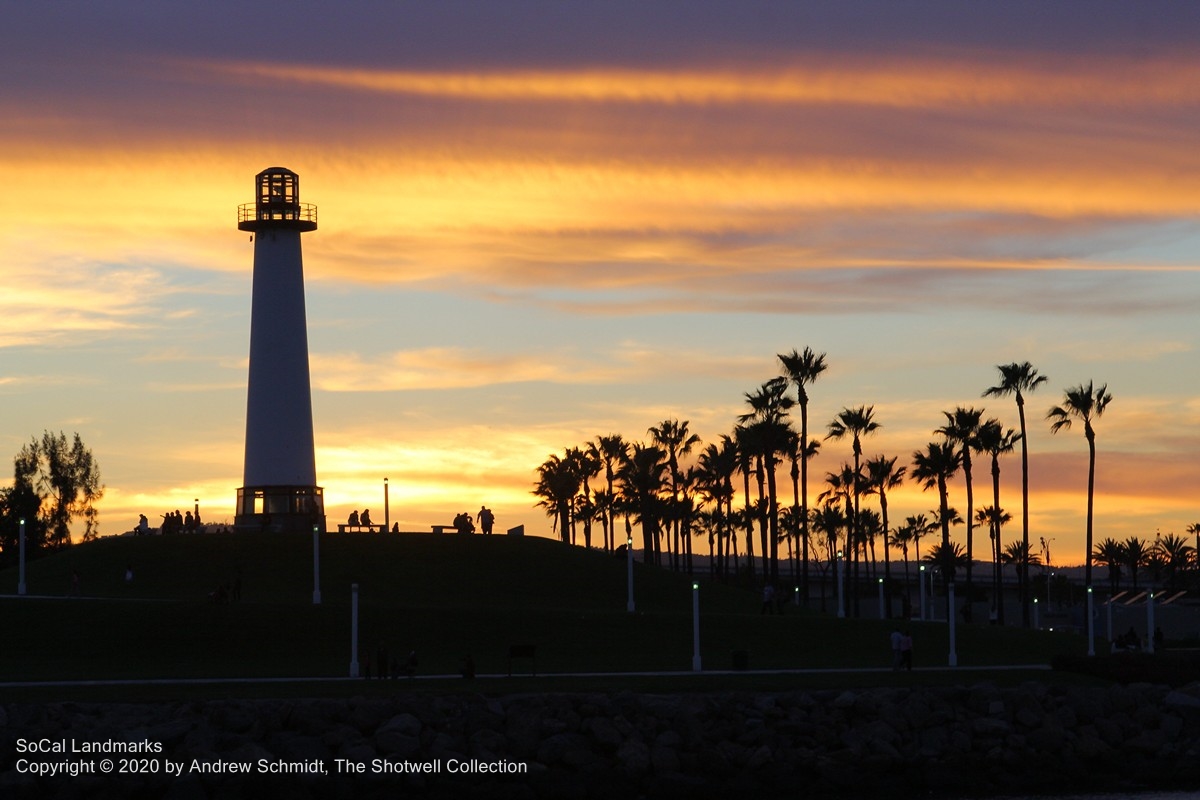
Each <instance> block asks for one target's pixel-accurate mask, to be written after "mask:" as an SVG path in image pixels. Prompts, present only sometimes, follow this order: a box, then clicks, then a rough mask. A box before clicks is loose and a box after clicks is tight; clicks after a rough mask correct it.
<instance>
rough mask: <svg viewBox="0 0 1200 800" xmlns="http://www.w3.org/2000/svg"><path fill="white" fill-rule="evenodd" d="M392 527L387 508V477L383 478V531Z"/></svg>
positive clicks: (385, 531)
mask: <svg viewBox="0 0 1200 800" xmlns="http://www.w3.org/2000/svg"><path fill="white" fill-rule="evenodd" d="M391 529H392V521H391V517H390V516H389V509H388V479H387V478H386V477H385V478H384V479H383V532H384V533H387V532H388V531H390V530H391Z"/></svg>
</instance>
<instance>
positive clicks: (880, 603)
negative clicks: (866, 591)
mask: <svg viewBox="0 0 1200 800" xmlns="http://www.w3.org/2000/svg"><path fill="white" fill-rule="evenodd" d="M886 611H887V609H885V608H884V607H883V578H880V579H879V618H880V619H884V618H885V617H886V616H887V614H886V613H885V612H886Z"/></svg>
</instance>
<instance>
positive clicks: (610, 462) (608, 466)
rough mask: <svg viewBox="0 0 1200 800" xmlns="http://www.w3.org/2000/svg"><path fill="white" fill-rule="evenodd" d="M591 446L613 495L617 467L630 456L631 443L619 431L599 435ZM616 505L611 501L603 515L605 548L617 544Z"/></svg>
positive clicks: (610, 493)
mask: <svg viewBox="0 0 1200 800" xmlns="http://www.w3.org/2000/svg"><path fill="white" fill-rule="evenodd" d="M589 446H590V447H592V448H594V450H595V452H596V455H597V456H598V457H599V459H600V464H601V466H602V467H603V469H604V481H605V483H606V484H607V486H608V496H609V497H612V496H613V482H614V480H615V479H616V476H617V469H618V468H619V467H620V466H621V464H623V463H624V462H625V459H627V458H628V457H629V444H628V443H627V442H626V441H625V440H624V439H623V438H621V435H620V434H619V433H614V434H609V435H608V436H599V437H597V438H596V441H595V442H593V443H592V444H591V445H589ZM615 508H616V507H615V505H614V504H612V503H609V504H608V506H607V510H606V511H605V513H604V516H603V522H604V536H605V539H604V548H605V549H606V550H613V549H615V548H616V546H617V530H616V527H615V525H614V524H613V512H614V510H615Z"/></svg>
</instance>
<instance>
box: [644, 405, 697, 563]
mask: <svg viewBox="0 0 1200 800" xmlns="http://www.w3.org/2000/svg"><path fill="white" fill-rule="evenodd" d="M647 432H648V433H649V434H650V436H651V437H653V439H654V443H655V444H656V445H658V446H659V447H661V448H662V449H663V450H664V451H665V452H666V454H667V467H668V470H669V474H670V476H671V517H672V519H671V533H672V534H673V537H674V540H673V542H668V546H669V547H670V550H671V568H672V569H678V568H679V564H678V555H679V549H680V542H679V523H680V518H679V515H678V514H677V513H676V512H677V509H676V506H677V505H678V504H679V457H680V456H686V455H687V454H688V453H690V452H691V451H692V448H693V447H695V446H696V445H697V444H699V443H700V437H699V436H697V435H696V434H694V433H691V432H690V431H688V421H687V420H684V421H683V422H680V421H679V420H677V419H666V420H663V421H662V423H661V424H660V425H658V426H657V427H651V428H650V429H649V431H647Z"/></svg>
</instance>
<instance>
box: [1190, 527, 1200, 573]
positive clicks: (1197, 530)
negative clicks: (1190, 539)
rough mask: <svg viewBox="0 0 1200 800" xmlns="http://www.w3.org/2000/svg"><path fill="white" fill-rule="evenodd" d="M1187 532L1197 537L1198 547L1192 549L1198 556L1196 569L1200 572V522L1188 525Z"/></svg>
mask: <svg viewBox="0 0 1200 800" xmlns="http://www.w3.org/2000/svg"><path fill="white" fill-rule="evenodd" d="M1187 532H1188V533H1190V534H1192V535H1193V536H1195V537H1196V546H1195V547H1193V548H1192V553H1194V554H1195V556H1196V567H1197V569H1198V570H1200V522H1193V523H1192V524H1191V525H1188V526H1187Z"/></svg>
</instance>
